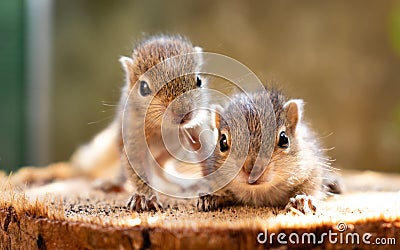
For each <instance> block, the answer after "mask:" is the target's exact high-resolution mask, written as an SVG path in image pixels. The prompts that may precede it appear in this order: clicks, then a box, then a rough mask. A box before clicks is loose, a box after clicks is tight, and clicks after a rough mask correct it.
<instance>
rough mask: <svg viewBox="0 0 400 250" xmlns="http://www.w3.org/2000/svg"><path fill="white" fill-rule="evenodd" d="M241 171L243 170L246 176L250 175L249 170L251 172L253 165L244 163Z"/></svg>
mask: <svg viewBox="0 0 400 250" xmlns="http://www.w3.org/2000/svg"><path fill="white" fill-rule="evenodd" d="M243 170H244V172H245V173H247V174H250V173H251V170H253V163H251V162H250V163H248V162H246V163H245V164H244V166H243Z"/></svg>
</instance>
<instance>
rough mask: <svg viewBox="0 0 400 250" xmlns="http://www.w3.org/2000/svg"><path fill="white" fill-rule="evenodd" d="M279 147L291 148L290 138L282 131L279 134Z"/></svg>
mask: <svg viewBox="0 0 400 250" xmlns="http://www.w3.org/2000/svg"><path fill="white" fill-rule="evenodd" d="M278 146H279V147H280V148H288V147H289V137H288V136H287V135H286V133H285V131H282V132H281V133H280V134H279V140H278Z"/></svg>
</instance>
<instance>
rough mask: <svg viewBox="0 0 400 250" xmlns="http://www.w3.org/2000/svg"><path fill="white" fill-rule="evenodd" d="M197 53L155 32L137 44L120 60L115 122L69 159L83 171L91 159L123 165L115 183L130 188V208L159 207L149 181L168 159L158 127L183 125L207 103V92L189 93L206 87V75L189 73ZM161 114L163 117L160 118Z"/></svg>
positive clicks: (195, 65) (197, 65)
mask: <svg viewBox="0 0 400 250" xmlns="http://www.w3.org/2000/svg"><path fill="white" fill-rule="evenodd" d="M201 51H202V49H201V48H199V47H195V46H193V45H192V43H191V42H190V41H189V40H188V39H187V38H185V37H183V36H179V35H158V36H153V37H149V38H147V39H144V40H143V41H141V42H139V43H138V44H137V45H136V46H135V47H134V48H133V53H132V56H131V57H125V56H124V57H121V58H120V62H121V64H122V67H123V69H124V72H125V82H126V83H125V85H124V87H123V89H122V95H121V98H120V102H119V105H118V110H117V116H116V118H115V119H114V122H113V123H112V124H111V125H110V126H109V127H108V128H106V129H105V130H104V131H103V132H101V133H100V134H99V135H97V136H96V137H95V138H94V140H92V142H91V143H89V144H88V145H86V146H84V147H83V148H81V149H80V150H78V151H77V153H75V155H74V156H73V158H72V162H73V163H74V165H76V166H78V168H79V167H80V166H84V167H85V168H86V169H87V170H86V172H91V171H93V170H94V169H96V168H97V169H98V168H99V167H98V166H92V165H93V164H91V162H94V163H96V164H98V165H102V166H104V167H103V168H104V169H105V168H107V167H106V166H107V165H110V163H113V164H114V165H122V168H121V169H122V170H121V172H120V173H119V174H118V175H119V176H118V178H117V179H118V180H117V181H116V182H117V183H116V184H117V185H121V186H122V185H123V184H122V183H125V182H126V181H128V182H129V183H131V184H133V186H135V191H134V194H133V195H132V196H131V197H130V198H129V200H128V202H127V207H128V208H129V209H131V210H135V211H139V210H154V209H162V207H163V205H162V203H161V202H160V200H159V197H158V196H159V193H158V192H157V191H155V190H153V189H152V188H151V187H150V186H149V185H148V183H149V182H152V181H153V182H159V181H162V180H163V178H165V177H164V176H163V173H162V171H158V170H157V169H158V167H157V166H156V165H157V164H160V165H161V166H162V165H163V164H164V163H165V162H166V161H167V160H168V159H169V158H171V155H170V154H169V153H168V152H167V151H166V149H165V147H164V146H163V137H162V136H163V135H162V134H161V126H162V124H163V126H164V128H166V129H167V131H168V129H171V130H172V129H175V128H176V127H179V128H181V127H184V126H185V125H187V124H189V123H192V121H193V120H194V118H195V117H197V115H196V114H195V113H196V111H193V112H191V111H192V110H196V108H197V106H198V105H200V104H202V103H207V96H206V95H203V94H202V93H201V92H199V91H192V90H198V89H201V88H203V87H204V86H205V85H206V81H205V79H202V78H201V77H200V76H199V75H196V74H194V72H198V71H199V69H200V66H201V64H202V57H201V54H200V53H198V52H201ZM182 55H185V56H182ZM180 56H182V57H180ZM164 116H165V117H167V118H168V119H164V120H163V118H165V117H164ZM121 126H122V132H121ZM167 134H169V133H167ZM189 146H191V145H189ZM102 155H104V156H102ZM107 155H110V156H109V157H106V156H107ZM132 166H133V167H134V169H133V168H132ZM152 169H153V170H152ZM154 169H156V170H154ZM103 172H106V171H103ZM138 174H139V175H140V176H142V177H144V178H145V181H143V180H142V179H141V178H140V177H139V176H138ZM112 182H115V181H112ZM146 182H147V183H146ZM166 183H168V181H166ZM107 185H109V183H107Z"/></svg>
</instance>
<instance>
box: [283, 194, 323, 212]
mask: <svg viewBox="0 0 400 250" xmlns="http://www.w3.org/2000/svg"><path fill="white" fill-rule="evenodd" d="M285 211H286V212H293V213H295V214H299V215H300V214H305V215H310V214H315V213H316V211H317V206H316V205H315V200H314V198H313V197H312V196H310V195H304V194H299V195H296V196H295V197H294V198H290V199H289V203H288V204H287V205H286V207H285Z"/></svg>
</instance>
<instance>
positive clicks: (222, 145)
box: [219, 134, 229, 152]
mask: <svg viewBox="0 0 400 250" xmlns="http://www.w3.org/2000/svg"><path fill="white" fill-rule="evenodd" d="M219 149H220V150H221V152H225V151H227V150H228V149H229V145H228V139H226V135H224V134H222V135H221V139H219Z"/></svg>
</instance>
